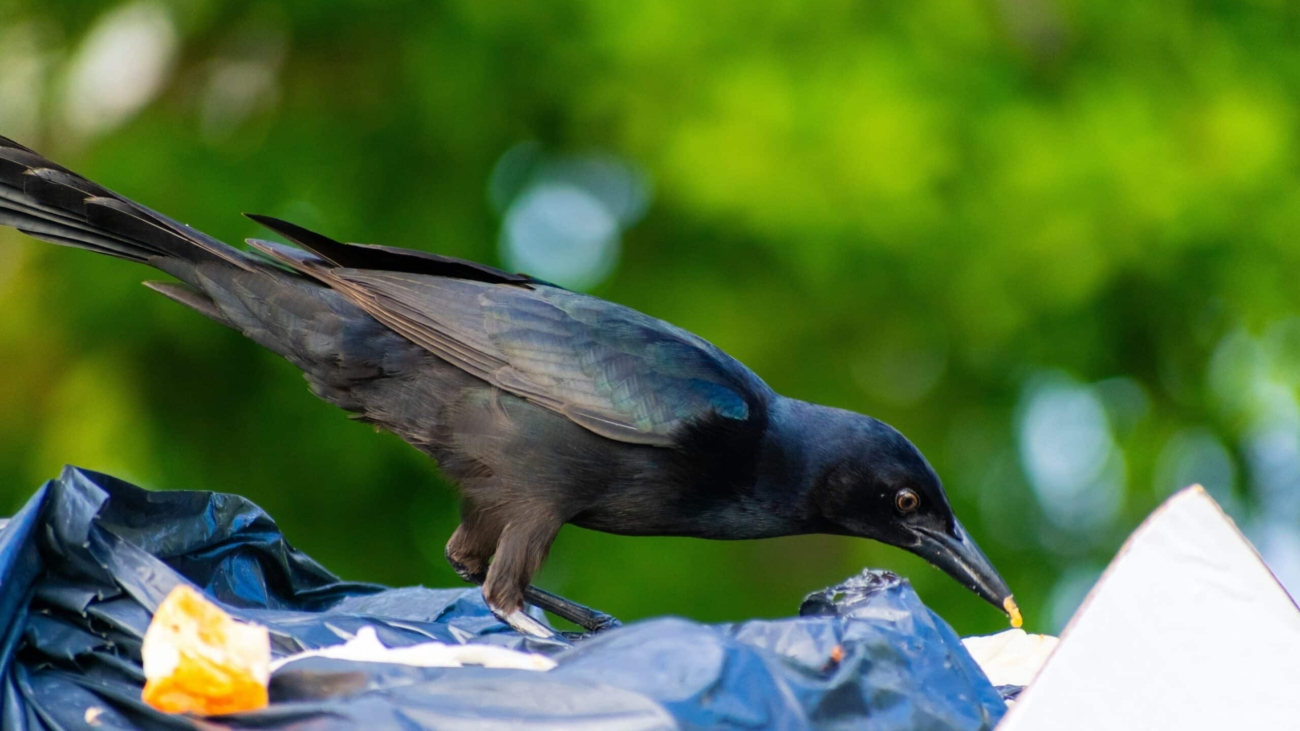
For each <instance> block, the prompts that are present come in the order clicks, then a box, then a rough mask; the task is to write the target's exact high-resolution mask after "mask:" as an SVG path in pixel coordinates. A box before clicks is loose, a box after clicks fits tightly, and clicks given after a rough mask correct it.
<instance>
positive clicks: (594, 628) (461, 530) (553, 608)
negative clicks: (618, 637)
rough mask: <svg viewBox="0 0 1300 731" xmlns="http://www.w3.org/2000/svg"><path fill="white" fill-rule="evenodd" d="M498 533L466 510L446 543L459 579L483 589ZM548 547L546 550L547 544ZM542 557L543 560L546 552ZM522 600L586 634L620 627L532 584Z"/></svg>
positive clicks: (607, 617)
mask: <svg viewBox="0 0 1300 731" xmlns="http://www.w3.org/2000/svg"><path fill="white" fill-rule="evenodd" d="M501 533H502V529H501V528H500V527H499V524H497V523H495V521H491V520H489V519H486V516H484V515H482V514H481V513H478V514H476V513H474V512H471V511H466V515H465V522H464V523H462V524H461V525H460V526H459V527H458V528H456V532H455V533H453V534H452V536H451V540H450V541H448V542H447V563H449V564H451V567H452V569H454V570H455V571H456V575H458V576H460V578H462V579H464V580H465V581H467V582H469V583H471V584H478V585H480V586H482V585H483V584H484V582H485V581H486V580H487V574H488V559H489V558H491V556H492V554H493V552H495V551H496V549H497V543H498V541H499V539H500V536H501ZM552 539H553V537H552ZM547 548H548V549H549V543H548V544H547ZM542 555H543V557H545V553H543V554H542ZM538 565H540V560H539V562H538ZM523 601H524V602H525V603H527V604H531V605H532V606H535V607H539V608H541V609H542V610H544V611H547V612H550V613H551V614H554V615H555V616H557V617H561V618H563V619H565V620H567V621H569V622H573V623H574V624H576V625H578V626H579V627H582V628H583V629H584V630H586V631H588V632H600V631H601V630H606V629H612V628H614V627H620V626H622V623H621V622H619V621H618V620H617V619H615V618H614V617H611V616H610V615H608V614H605V613H604V612H601V611H597V610H595V609H592V608H590V607H587V606H583V605H582V604H578V603H577V602H573V601H570V600H568V599H565V598H564V597H562V596H559V595H557V594H552V593H551V592H549V591H546V590H544V589H539V588H537V587H535V586H533V585H531V584H529V585H527V586H526V587H525V588H524V591H523Z"/></svg>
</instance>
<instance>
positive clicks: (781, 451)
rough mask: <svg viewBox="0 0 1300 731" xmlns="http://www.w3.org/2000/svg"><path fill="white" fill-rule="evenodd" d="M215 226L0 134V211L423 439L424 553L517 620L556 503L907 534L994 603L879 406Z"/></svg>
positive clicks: (660, 332) (605, 309)
mask: <svg viewBox="0 0 1300 731" xmlns="http://www.w3.org/2000/svg"><path fill="white" fill-rule="evenodd" d="M250 218H252V219H254V220H255V221H257V222H259V223H260V224H262V225H264V226H266V227H267V228H268V229H270V230H272V231H275V232H276V233H278V234H280V235H281V236H283V237H284V238H286V239H288V240H290V241H292V242H294V243H295V244H297V245H298V246H300V247H302V248H292V247H288V246H283V245H279V244H274V243H271V242H267V241H259V240H250V241H249V242H248V243H249V244H250V245H251V246H252V247H253V248H254V249H256V251H257V252H259V253H258V254H256V255H255V254H252V253H248V252H244V251H241V250H238V249H235V248H232V247H230V246H228V245H226V244H223V243H221V242H219V241H217V240H215V239H213V238H211V237H209V236H207V235H205V234H202V233H200V232H198V231H195V230H194V229H191V228H190V227H188V226H186V225H183V224H180V223H177V222H176V221H174V220H172V219H170V218H167V217H166V216H163V215H161V214H158V213H155V212H153V211H151V210H149V209H147V208H144V207H143V206H140V205H138V204H136V203H133V202H131V201H129V200H127V199H125V198H123V197H121V196H118V195H116V194H114V193H112V192H110V191H108V190H106V189H104V188H101V187H100V186H98V185H96V184H94V183H92V182H90V181H88V180H86V179H85V178H82V177H81V176H79V175H77V174H75V173H73V172H71V171H69V170H67V169H65V168H63V167H60V166H59V165H57V164H55V163H53V162H50V161H49V160H47V159H45V158H44V157H42V156H41V155H39V154H37V153H36V152H34V151H32V150H30V149H27V148H26V147H23V146H21V145H19V144H17V143H15V142H12V141H10V140H7V139H5V138H3V137H0V225H7V226H12V227H14V228H16V229H18V230H20V231H22V232H24V233H26V234H28V235H30V236H33V237H35V238H38V239H41V240H44V241H48V242H50V243H54V244H61V245H65V246H73V247H77V248H81V249H89V250H91V251H95V252H99V253H101V254H107V255H109V256H115V257H118V258H122V259H129V260H131V261H136V262H140V263H143V264H148V265H150V266H152V267H154V268H156V269H159V270H161V271H163V272H166V273H167V274H170V275H172V276H173V277H176V278H177V279H179V280H180V283H176V282H167V283H164V282H146V286H148V287H150V288H152V289H154V290H156V291H158V292H160V293H162V294H163V295H166V296H167V297H170V298H171V299H173V300H175V301H177V302H180V303H181V304H183V305H186V306H187V307H190V308H192V309H195V310H197V311H198V312H200V313H201V314H203V315H205V316H207V317H208V318H210V319H212V320H215V321H217V322H219V323H221V324H223V325H226V326H228V327H231V328H234V329H235V330H238V331H239V332H241V333H243V334H244V335H246V336H247V337H249V338H252V339H253V340H254V341H256V342H257V343H259V344H261V345H262V346H264V347H266V348H269V349H271V350H272V351H274V352H276V353H278V354H280V355H282V356H284V357H285V358H287V359H288V360H289V361H290V362H291V363H293V364H294V365H296V366H297V367H299V368H301V369H302V370H303V372H304V374H305V376H306V378H307V382H308V383H309V384H310V386H311V390H312V391H313V392H314V393H315V394H316V395H317V396H319V397H321V398H323V399H325V400H326V401H328V402H330V403H332V404H334V405H336V406H339V407H340V408H343V409H345V410H347V411H350V412H352V413H353V414H354V415H355V418H358V419H360V420H363V421H366V422H370V423H372V424H375V425H377V426H379V427H382V428H384V429H387V430H389V431H392V432H394V433H396V434H398V435H399V436H401V437H402V438H403V439H405V440H406V441H407V442H409V443H410V444H412V445H413V446H415V447H416V448H417V449H419V450H421V451H423V452H425V453H426V454H428V455H429V456H431V457H433V458H434V459H435V460H437V462H438V463H439V465H440V466H441V469H442V470H443V472H444V473H445V474H446V475H447V476H449V477H451V478H452V479H453V480H454V481H455V482H456V483H458V485H459V487H460V493H461V497H462V509H461V513H462V515H461V517H462V522H461V524H460V527H458V528H457V529H456V531H455V533H453V535H452V536H451V540H450V542H449V543H448V544H447V559H448V560H449V561H450V562H451V564H452V565H453V566H454V567H455V568H456V570H457V572H458V573H459V574H460V575H461V576H462V577H464V578H465V579H466V580H469V581H473V582H476V583H479V584H482V586H483V594H484V597H485V598H486V599H487V602H488V604H489V605H490V606H491V607H492V608H493V610H494V611H495V612H497V613H498V615H499V616H501V617H502V618H503V619H505V620H506V621H508V622H509V623H510V624H511V625H512V626H515V627H516V628H518V629H520V630H521V631H525V632H530V633H533V634H538V635H547V634H549V631H548V630H546V629H545V628H544V627H543V626H542V625H540V624H539V623H537V622H535V621H533V620H532V619H531V618H530V617H529V616H528V615H527V613H525V612H524V611H523V607H524V604H525V602H527V603H530V604H534V605H536V606H540V607H543V608H545V609H548V610H551V611H553V612H555V613H557V614H559V615H560V616H563V617H565V618H567V619H570V620H572V621H575V622H577V623H578V624H581V625H582V626H584V627H586V628H588V629H592V630H595V629H599V628H602V627H605V626H609V625H610V624H612V623H614V620H613V619H612V618H610V617H608V616H607V615H604V614H602V613H600V612H595V611H593V610H590V609H587V608H586V607H582V606H580V605H577V604H573V603H571V602H568V601H566V600H564V599H562V598H560V597H557V596H555V595H552V594H549V593H547V592H543V591H541V590H539V589H536V588H534V587H532V586H530V581H531V579H532V576H533V574H534V573H535V572H536V571H537V569H538V568H539V567H540V566H541V565H542V562H543V561H544V560H545V559H546V555H547V551H548V550H549V549H550V546H551V542H552V541H553V540H554V539H555V536H556V534H557V533H558V532H559V530H560V527H561V526H563V525H564V524H565V523H573V524H575V525H579V526H582V527H585V528H591V529H594V530H600V531H605V532H608V533H617V534H622V535H669V536H695V537H699V538H713V539H727V540H730V539H743V538H767V537H772V536H786V535H795V534H803V533H831V534H838V535H850V536H859V537H862V538H871V539H875V540H877V541H882V542H885V543H889V544H892V545H895V546H899V547H901V548H904V549H907V550H909V551H912V552H913V553H916V554H918V555H920V556H923V557H924V558H926V559H927V560H928V561H930V562H931V563H933V564H934V565H935V566H938V567H939V568H941V569H943V570H944V571H946V572H948V573H949V574H950V575H952V576H953V577H954V578H955V579H956V580H957V581H959V582H961V583H962V584H963V585H965V586H966V587H968V588H970V589H971V590H973V591H974V592H976V593H977V594H978V595H979V596H981V597H983V598H984V599H986V600H988V601H989V602H991V603H992V604H994V605H995V606H997V607H999V608H1001V609H1004V610H1005V611H1007V612H1008V613H1009V614H1011V615H1012V619H1013V622H1018V612H1017V610H1016V609H1015V604H1014V602H1013V601H1012V600H1011V591H1010V590H1009V589H1008V588H1007V585H1006V582H1004V581H1003V580H1002V577H1000V576H999V575H998V573H997V571H996V570H994V568H993V566H992V565H991V564H990V563H989V561H988V559H987V558H985V556H984V554H983V553H982V552H981V551H980V549H979V548H978V547H977V546H976V545H975V543H974V542H973V541H972V540H971V538H970V536H969V535H967V533H966V531H965V530H964V529H963V528H962V525H961V523H959V522H958V521H957V519H956V517H955V516H954V515H953V512H952V508H951V507H950V506H949V504H948V499H947V497H946V496H945V495H944V491H943V487H942V486H941V484H940V482H939V478H938V476H937V475H936V474H935V472H934V470H933V469H932V468H931V467H930V465H929V463H927V462H926V460H925V458H924V457H923V456H921V453H920V452H919V451H918V450H917V449H916V447H914V446H913V445H912V444H911V442H909V441H908V440H907V439H906V438H904V437H903V435H902V434H900V433H899V432H898V431H896V430H894V429H893V428H892V427H890V426H889V425H888V424H885V423H884V422H881V421H879V420H877V419H873V418H871V417H869V416H863V415H861V414H856V413H853V412H850V411H843V410H840V409H834V408H829V407H825V406H817V405H814V404H810V403H805V402H803V401H797V400H795V399H790V398H785V397H783V396H780V395H779V394H777V393H775V392H774V391H772V389H771V388H769V387H768V386H767V384H766V383H764V382H763V381H762V380H761V379H760V378H759V377H758V376H756V375H755V374H754V373H753V372H751V371H750V370H749V369H748V368H746V367H745V366H743V365H741V364H740V363H739V362H737V361H736V360H735V359H733V358H731V357H730V356H728V355H727V354H726V353H723V352H722V351H721V350H719V349H718V348H716V347H714V346H713V345H711V344H709V343H708V342H706V341H704V340H703V339H701V338H699V337H697V336H695V335H693V334H691V333H689V332H686V331H685V330H682V329H680V328H677V327H674V326H672V325H670V324H668V323H666V322H663V321H661V320H657V319H655V318H652V317H649V316H647V315H644V314H641V313H640V312H636V311H634V310H631V309H629V308H626V307H622V306H620V305H616V304H612V303H610V302H606V301H604V300H600V299H597V298H595V297H591V296H588V295H584V294H579V293H576V292H570V291H567V290H565V289H562V288H560V287H557V286H554V285H552V284H549V283H547V282H544V281H540V280H538V279H534V278H532V277H529V276H527V275H524V274H511V273H508V272H503V271H500V270H497V269H493V268H491V267H487V266H483V265H480V264H475V263H472V262H467V261H462V260H459V259H453V258H450V257H444V256H438V255H435V254H428V253H424V252H419V251H409V250H405V249H397V248H390V247H385V246H368V245H359V244H344V243H340V242H337V241H334V240H332V239H330V238H327V237H325V236H322V235H320V234H317V233H313V232H311V231H308V230H306V229H303V228H300V227H298V226H295V225H294V224H291V223H287V222H284V221H278V220H276V219H273V218H267V217H265V216H250Z"/></svg>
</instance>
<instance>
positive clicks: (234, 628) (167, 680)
mask: <svg viewBox="0 0 1300 731" xmlns="http://www.w3.org/2000/svg"><path fill="white" fill-rule="evenodd" d="M141 655H143V657H144V677H145V684H144V702H145V703H147V704H149V705H150V706H152V707H154V708H156V709H158V710H160V711H163V712H165V713H187V712H188V713H198V714H202V715H214V714H220V713H235V712H236V711H251V710H255V709H258V708H263V707H265V706H266V704H267V694H266V686H267V683H268V682H269V681H270V679H271V669H270V667H271V638H270V636H269V635H268V634H267V631H266V628H265V627H260V626H258V625H255V624H246V623H243V622H238V621H235V620H234V619H232V618H231V617H230V615H228V614H226V613H225V612H223V611H222V610H221V608H220V607H218V606H217V605H215V604H213V603H212V602H210V601H208V600H207V599H205V598H204V597H203V595H202V594H200V593H199V592H197V591H195V590H194V589H192V588H190V587H189V586H187V585H184V584H182V585H180V586H177V587H176V588H175V589H173V590H172V592H171V593H170V594H168V595H167V598H166V599H164V600H163V603H162V604H160V605H158V611H157V612H155V613H154V615H153V621H152V622H150V623H149V629H148V630H147V631H146V632H145V634H144V645H143V647H142V648H141Z"/></svg>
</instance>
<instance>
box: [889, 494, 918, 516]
mask: <svg viewBox="0 0 1300 731" xmlns="http://www.w3.org/2000/svg"><path fill="white" fill-rule="evenodd" d="M920 505H921V497H920V496H919V495H917V494H916V493H915V492H913V491H911V490H909V489H907V488H903V489H902V490H899V491H898V494H897V495H895V496H894V507H896V508H898V509H899V510H900V511H901V512H904V513H910V512H912V511H913V510H916V509H917V508H918V507H920Z"/></svg>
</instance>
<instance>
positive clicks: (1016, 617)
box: [1002, 597, 1025, 629]
mask: <svg viewBox="0 0 1300 731" xmlns="http://www.w3.org/2000/svg"><path fill="white" fill-rule="evenodd" d="M1002 608H1003V609H1005V610H1007V616H1008V617H1010V618H1011V626H1012V627H1015V628H1016V629H1020V626H1021V625H1022V624H1024V623H1025V620H1023V619H1021V617H1020V607H1017V606H1016V600H1015V599H1012V598H1011V597H1007V598H1006V599H1003V600H1002Z"/></svg>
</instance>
